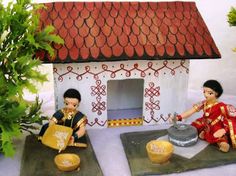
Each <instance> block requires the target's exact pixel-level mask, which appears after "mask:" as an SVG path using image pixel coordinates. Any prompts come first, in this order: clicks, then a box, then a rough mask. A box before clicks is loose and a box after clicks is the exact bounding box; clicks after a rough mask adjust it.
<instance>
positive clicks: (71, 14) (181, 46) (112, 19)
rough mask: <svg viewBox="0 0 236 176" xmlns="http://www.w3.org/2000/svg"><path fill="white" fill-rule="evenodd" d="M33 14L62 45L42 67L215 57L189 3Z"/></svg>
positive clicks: (65, 5)
mask: <svg viewBox="0 0 236 176" xmlns="http://www.w3.org/2000/svg"><path fill="white" fill-rule="evenodd" d="M44 5H45V6H46V8H43V9H42V10H39V13H40V26H41V27H44V26H46V25H49V24H51V25H53V26H54V27H55V29H56V34H58V35H59V36H61V37H62V38H63V39H64V41H65V44H64V45H53V47H54V48H55V57H54V58H50V57H49V55H48V54H46V53H44V52H39V53H37V55H38V56H39V57H40V58H41V60H43V61H44V62H51V63H65V62H66V63H71V62H91V61H93V62H97V61H117V60H134V59H138V60H140V59H142V60H146V59H154V60H158V59H177V58H178V59H180V58H181V59H183V58H184V59H201V58H219V57H221V56H220V52H219V50H218V49H217V46H216V45H215V42H214V40H213V39H212V36H211V34H210V32H209V30H208V28H207V26H206V24H205V22H204V20H203V19H202V17H201V14H200V13H199V11H198V9H197V7H196V4H195V2H52V3H45V4H44Z"/></svg>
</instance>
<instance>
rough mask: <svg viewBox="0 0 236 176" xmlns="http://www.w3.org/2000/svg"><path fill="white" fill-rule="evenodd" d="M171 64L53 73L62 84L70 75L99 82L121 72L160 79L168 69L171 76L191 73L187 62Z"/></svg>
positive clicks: (105, 66)
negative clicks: (182, 72) (101, 78)
mask: <svg viewBox="0 0 236 176" xmlns="http://www.w3.org/2000/svg"><path fill="white" fill-rule="evenodd" d="M170 62H173V61H167V60H164V61H163V62H162V64H163V65H160V66H158V68H156V67H157V66H154V65H153V64H154V63H153V62H148V63H147V65H146V66H144V68H143V69H142V68H141V66H140V64H138V63H135V64H134V65H133V67H131V66H130V67H129V68H125V64H120V67H119V68H117V69H113V68H109V67H108V65H106V64H101V65H102V67H101V71H98V72H96V73H95V72H92V71H91V67H90V66H88V65H87V66H85V67H84V68H85V70H84V71H80V73H79V72H78V71H76V68H73V67H72V66H67V67H66V70H67V71H66V72H64V73H60V72H59V71H58V70H57V68H55V67H54V68H53V73H54V74H55V75H58V78H57V79H58V81H60V82H63V77H64V76H66V75H68V74H73V75H75V76H76V79H77V80H78V81H80V80H82V79H83V76H88V75H92V76H93V77H94V79H95V80H98V79H99V76H100V75H102V74H106V75H108V76H110V78H115V77H116V75H117V74H118V73H119V72H122V71H125V76H126V77H130V76H131V73H132V72H134V71H137V72H138V73H139V74H140V77H142V78H144V77H145V76H147V75H148V73H150V72H151V73H152V74H153V75H154V76H155V77H158V76H159V73H160V71H162V70H163V69H167V71H169V72H170V74H171V75H175V72H176V70H177V69H180V68H182V69H184V70H185V72H186V73H189V69H188V67H186V66H185V65H184V63H185V62H186V61H185V60H181V62H180V64H179V65H178V66H175V67H171V66H170V64H169V63H170Z"/></svg>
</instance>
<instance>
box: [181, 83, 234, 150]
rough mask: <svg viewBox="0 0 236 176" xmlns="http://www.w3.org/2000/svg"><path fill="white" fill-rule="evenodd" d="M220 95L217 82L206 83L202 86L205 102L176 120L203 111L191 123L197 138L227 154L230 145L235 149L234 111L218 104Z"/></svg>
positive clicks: (229, 106) (219, 85)
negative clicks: (196, 132)
mask: <svg viewBox="0 0 236 176" xmlns="http://www.w3.org/2000/svg"><path fill="white" fill-rule="evenodd" d="M222 93H223V88H222V86H221V84H220V83H219V82H218V81H216V80H208V81H206V82H205V83H204V84H203V94H204V96H205V100H204V101H202V102H200V103H197V104H195V105H193V107H192V108H190V109H189V110H187V111H185V112H183V113H182V114H180V115H177V120H179V121H181V120H182V119H186V118H188V117H190V116H191V115H192V114H194V113H195V112H198V111H200V110H203V116H202V117H200V118H198V119H196V120H195V121H194V122H192V126H194V127H196V128H197V130H198V134H199V138H200V139H203V140H205V141H207V142H209V143H210V144H216V145H218V147H219V150H220V151H222V152H228V151H229V149H230V143H232V146H233V148H236V137H235V134H236V109H235V107H233V106H232V105H228V104H225V103H223V102H218V98H219V97H220V96H221V94H222Z"/></svg>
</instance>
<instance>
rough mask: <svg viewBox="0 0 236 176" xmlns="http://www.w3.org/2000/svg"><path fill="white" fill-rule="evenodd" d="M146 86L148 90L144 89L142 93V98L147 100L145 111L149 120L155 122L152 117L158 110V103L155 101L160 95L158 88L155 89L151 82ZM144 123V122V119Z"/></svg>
mask: <svg viewBox="0 0 236 176" xmlns="http://www.w3.org/2000/svg"><path fill="white" fill-rule="evenodd" d="M148 85H149V88H145V93H144V97H146V98H148V102H145V109H146V110H147V111H149V112H150V117H151V119H152V120H154V121H155V122H157V120H156V119H155V118H154V115H155V111H157V110H159V109H160V106H159V103H160V101H159V100H157V99H156V98H157V97H158V96H159V95H160V86H158V87H155V84H154V83H153V82H150V83H149V84H148ZM144 121H146V120H145V117H144ZM150 121H151V120H150Z"/></svg>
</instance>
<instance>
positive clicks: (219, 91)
mask: <svg viewBox="0 0 236 176" xmlns="http://www.w3.org/2000/svg"><path fill="white" fill-rule="evenodd" d="M203 87H208V88H211V89H212V90H214V91H215V92H216V93H217V95H216V97H217V98H219V97H220V96H221V95H222V93H223V88H222V86H221V84H220V83H219V82H218V81H216V80H208V81H206V82H205V83H204V84H203Z"/></svg>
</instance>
